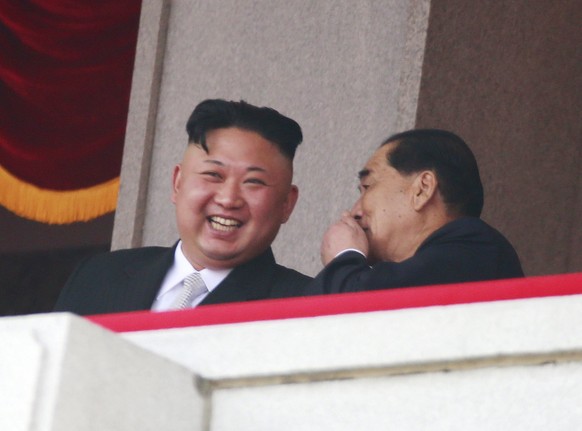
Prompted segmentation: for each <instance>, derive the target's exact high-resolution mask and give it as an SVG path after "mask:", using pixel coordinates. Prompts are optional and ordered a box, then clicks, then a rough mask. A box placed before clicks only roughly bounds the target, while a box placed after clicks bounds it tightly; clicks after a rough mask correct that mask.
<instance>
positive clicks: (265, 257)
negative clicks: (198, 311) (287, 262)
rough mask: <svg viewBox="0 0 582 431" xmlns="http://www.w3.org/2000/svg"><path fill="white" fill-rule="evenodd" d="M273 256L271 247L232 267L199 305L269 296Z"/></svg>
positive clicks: (273, 265) (271, 282)
mask: <svg viewBox="0 0 582 431" xmlns="http://www.w3.org/2000/svg"><path fill="white" fill-rule="evenodd" d="M275 270H276V263H275V257H274V256H273V252H272V251H271V249H270V248H269V249H267V250H266V251H265V252H264V253H263V254H261V255H259V256H257V257H256V258H254V259H253V260H251V261H250V262H247V263H245V264H243V265H240V266H238V267H236V268H235V269H233V270H232V271H231V273H230V274H228V276H227V277H226V278H225V279H224V280H223V281H222V283H220V284H219V285H218V286H217V287H216V288H215V289H214V290H213V291H212V292H211V293H210V294H209V295H208V296H207V297H206V298H205V299H204V301H202V303H201V305H209V304H224V303H227V302H244V301H253V300H257V299H266V298H269V297H270V296H271V290H272V288H273V286H272V284H273V275H274V273H275Z"/></svg>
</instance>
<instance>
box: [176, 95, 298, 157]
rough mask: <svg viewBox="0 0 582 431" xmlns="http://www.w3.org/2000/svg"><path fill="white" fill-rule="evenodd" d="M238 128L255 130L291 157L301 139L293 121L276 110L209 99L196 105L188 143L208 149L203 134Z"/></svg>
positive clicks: (190, 121)
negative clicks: (216, 130)
mask: <svg viewBox="0 0 582 431" xmlns="http://www.w3.org/2000/svg"><path fill="white" fill-rule="evenodd" d="M228 127H237V128H240V129H244V130H249V131H252V132H256V133H258V134H259V135H261V136H262V137H263V138H265V139H266V140H267V141H269V142H272V143H273V144H275V145H276V146H277V147H278V148H279V150H280V151H281V153H283V154H284V155H285V156H286V157H288V158H289V159H290V160H293V157H295V150H296V149H297V146H298V145H299V144H300V143H301V141H302V140H303V134H302V133H301V127H300V126H299V124H297V122H296V121H294V120H292V119H291V118H288V117H285V116H284V115H282V114H280V113H279V112H277V111H276V110H274V109H272V108H267V107H258V106H254V105H251V104H250V103H247V102H245V101H243V100H241V101H240V102H234V101H226V100H223V99H208V100H205V101H203V102H201V103H199V104H198V106H196V108H195V109H194V111H193V112H192V114H191V115H190V118H189V119H188V123H187V124H186V131H187V132H188V142H189V143H193V144H196V145H200V146H201V147H202V148H203V149H204V151H206V152H208V147H207V145H206V134H207V133H208V132H210V131H212V130H215V129H223V128H228Z"/></svg>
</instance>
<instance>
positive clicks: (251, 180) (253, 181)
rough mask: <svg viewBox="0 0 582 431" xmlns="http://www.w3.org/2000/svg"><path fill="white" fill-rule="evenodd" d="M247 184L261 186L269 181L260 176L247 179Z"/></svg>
mask: <svg viewBox="0 0 582 431" xmlns="http://www.w3.org/2000/svg"><path fill="white" fill-rule="evenodd" d="M245 184H256V185H259V186H266V185H267V183H266V182H265V181H263V180H261V179H259V178H248V179H246V180H245Z"/></svg>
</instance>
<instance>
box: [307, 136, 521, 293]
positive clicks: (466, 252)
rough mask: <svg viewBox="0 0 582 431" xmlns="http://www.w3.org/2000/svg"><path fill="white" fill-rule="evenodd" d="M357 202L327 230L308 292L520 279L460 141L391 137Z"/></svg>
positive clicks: (364, 178) (365, 175) (368, 169)
mask: <svg viewBox="0 0 582 431" xmlns="http://www.w3.org/2000/svg"><path fill="white" fill-rule="evenodd" d="M359 179H360V186H359V188H360V193H361V194H360V198H359V199H358V201H357V202H356V203H355V205H354V207H353V208H352V210H351V212H346V213H344V214H343V215H342V218H341V220H339V221H338V222H337V223H335V224H334V225H332V226H331V227H330V228H329V229H328V231H327V232H326V234H325V236H324V238H323V241H322V245H321V258H322V262H323V264H324V265H325V268H324V269H323V270H322V272H320V273H319V274H318V276H317V277H316V279H315V280H314V281H313V282H312V283H311V284H310V285H309V286H308V289H307V291H308V294H322V293H338V292H355V291H364V290H374V289H385V288H395V287H410V286H421V285H430V284H441V283H458V282H466V281H477V280H491V279H501V278H511V277H522V276H523V271H522V269H521V265H520V262H519V258H518V256H517V254H516V252H515V250H514V248H513V247H512V246H511V244H510V243H509V242H508V241H507V239H506V238H505V237H504V236H503V235H502V234H501V233H499V232H498V231H497V230H495V229H494V228H492V227H491V226H489V225H488V224H487V223H485V222H484V221H483V220H481V219H480V218H479V217H480V214H481V210H482V207H483V186H482V184H481V179H480V176H479V170H478V167H477V162H476V160H475V157H474V156H473V153H472V152H471V150H470V149H469V147H468V146H467V145H466V144H465V142H464V141H463V140H462V139H461V138H459V137H458V136H457V135H455V134H453V133H450V132H447V131H444V130H435V129H424V130H420V129H419V130H410V131H407V132H403V133H399V134H397V135H394V136H391V137H390V138H388V139H387V140H386V141H385V142H384V143H383V144H382V145H381V146H380V148H379V149H378V150H377V151H376V152H375V153H374V155H373V156H372V157H371V158H370V160H369V161H368V163H367V164H366V166H365V167H364V169H362V170H361V171H360V173H359Z"/></svg>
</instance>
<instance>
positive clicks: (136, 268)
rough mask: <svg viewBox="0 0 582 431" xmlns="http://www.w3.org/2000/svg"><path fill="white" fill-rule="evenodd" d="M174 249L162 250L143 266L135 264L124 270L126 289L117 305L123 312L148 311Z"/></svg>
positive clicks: (170, 262)
mask: <svg viewBox="0 0 582 431" xmlns="http://www.w3.org/2000/svg"><path fill="white" fill-rule="evenodd" d="M175 248H176V245H174V247H170V248H167V249H162V251H161V253H160V255H159V256H157V257H156V258H155V259H153V260H152V261H151V262H149V263H148V264H147V265H144V264H143V262H135V263H134V264H131V265H128V266H127V267H126V268H125V273H126V275H127V277H128V278H127V288H126V289H124V292H123V295H122V297H120V298H119V305H120V307H122V308H123V309H124V310H147V309H150V308H151V306H152V304H153V302H154V300H155V298H156V294H157V293H158V290H159V289H160V286H161V285H162V281H163V280H164V277H165V276H166V273H167V272H168V269H169V268H170V266H171V265H172V263H173V262H174V250H175Z"/></svg>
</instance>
